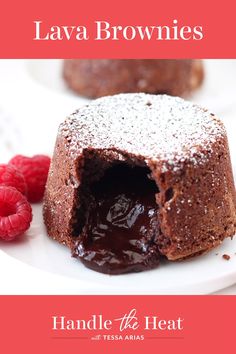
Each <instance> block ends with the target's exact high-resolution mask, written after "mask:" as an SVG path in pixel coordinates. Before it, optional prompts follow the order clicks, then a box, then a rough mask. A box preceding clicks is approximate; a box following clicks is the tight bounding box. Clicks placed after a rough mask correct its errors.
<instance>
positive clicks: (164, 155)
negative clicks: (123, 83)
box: [59, 93, 226, 171]
mask: <svg viewBox="0 0 236 354" xmlns="http://www.w3.org/2000/svg"><path fill="white" fill-rule="evenodd" d="M59 134H62V135H63V136H64V137H65V138H66V139H67V145H68V148H69V149H70V151H71V154H74V153H75V154H76V153H78V152H79V151H81V150H82V149H85V148H89V147H92V148H94V149H116V150H118V151H125V152H127V153H130V154H134V155H140V156H144V157H145V159H151V160H152V161H159V162H160V161H162V169H163V171H164V170H165V169H169V168H170V167H171V168H172V169H173V168H176V169H177V168H178V166H179V163H181V161H182V162H184V161H186V160H188V161H191V163H194V164H201V163H204V159H206V158H209V155H210V153H211V147H212V144H213V143H214V142H215V141H216V140H217V139H219V137H222V136H225V134H226V133H225V129H224V126H223V124H222V123H221V121H220V120H219V119H218V118H216V117H215V116H214V115H212V114H210V112H209V111H207V110H206V109H203V108H201V107H199V106H197V105H194V104H193V103H191V102H188V101H185V100H183V99H181V98H178V97H171V96H167V95H149V94H144V93H139V94H119V95H115V96H107V97H103V98H99V99H97V100H94V101H92V102H91V103H90V104H88V105H86V106H83V107H81V108H80V109H79V110H77V111H76V112H75V113H73V114H72V115H71V116H70V117H68V118H67V119H66V120H65V122H64V123H63V124H62V125H61V126H60V129H59ZM206 152H207V153H206Z"/></svg>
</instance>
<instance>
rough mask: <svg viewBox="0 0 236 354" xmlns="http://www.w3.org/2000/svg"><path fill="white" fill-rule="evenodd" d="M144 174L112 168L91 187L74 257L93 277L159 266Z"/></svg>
mask: <svg viewBox="0 0 236 354" xmlns="http://www.w3.org/2000/svg"><path fill="white" fill-rule="evenodd" d="M148 172H149V170H148V169H146V168H141V167H133V168H132V167H129V166H127V165H118V166H115V167H112V168H110V169H109V170H108V171H107V172H106V173H105V175H104V177H103V178H101V180H100V181H99V182H96V183H94V184H93V185H92V186H91V195H92V198H91V203H90V205H89V208H88V210H87V216H86V223H85V226H84V228H83V230H82V233H81V235H80V236H79V239H78V241H77V242H76V245H75V249H74V254H73V255H74V256H75V257H79V258H80V259H81V260H82V262H83V263H84V264H85V265H86V266H87V267H89V268H92V269H94V270H96V271H98V272H103V273H109V274H120V273H127V272H138V271H142V270H146V269H150V268H153V267H155V266H157V265H158V264H159V251H158V248H157V245H156V238H157V236H158V229H159V228H158V223H157V212H158V207H157V204H156V201H155V193H157V192H158V189H157V186H156V184H155V182H154V181H152V180H150V179H149V178H148Z"/></svg>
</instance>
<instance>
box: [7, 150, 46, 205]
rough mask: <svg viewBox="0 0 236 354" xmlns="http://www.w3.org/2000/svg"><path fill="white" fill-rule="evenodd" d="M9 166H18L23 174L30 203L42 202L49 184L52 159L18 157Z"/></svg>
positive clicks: (38, 156)
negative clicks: (48, 178) (48, 177)
mask: <svg viewBox="0 0 236 354" xmlns="http://www.w3.org/2000/svg"><path fill="white" fill-rule="evenodd" d="M9 164H12V165H14V166H16V167H17V168H18V170H20V172H21V173H22V174H23V176H24V178H25V181H26V184H27V189H28V193H27V196H28V200H29V202H32V203H37V202H40V201H41V200H42V198H43V195H44V190H45V185H46V182H47V176H48V170H49V166H50V158H49V157H48V156H45V155H35V156H33V157H26V156H22V155H16V156H15V157H13V158H12V159H11V160H10V161H9Z"/></svg>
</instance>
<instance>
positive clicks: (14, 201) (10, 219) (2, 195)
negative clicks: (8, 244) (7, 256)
mask: <svg viewBox="0 0 236 354" xmlns="http://www.w3.org/2000/svg"><path fill="white" fill-rule="evenodd" d="M31 220H32V209H31V206H30V204H29V202H28V201H27V199H26V197H25V196H24V195H23V194H21V193H20V192H19V191H18V190H17V189H16V188H13V187H6V186H0V238H2V239H4V240H5V241H12V240H14V239H15V238H16V237H17V236H19V235H21V234H23V233H24V232H25V231H26V230H28V228H29V227H30V222H31Z"/></svg>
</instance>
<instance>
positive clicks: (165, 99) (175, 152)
mask: <svg viewBox="0 0 236 354" xmlns="http://www.w3.org/2000/svg"><path fill="white" fill-rule="evenodd" d="M44 220H45V224H46V227H47V231H48V234H49V236H50V237H52V238H53V239H55V240H57V241H58V242H60V243H63V244H65V245H67V246H68V247H69V248H70V249H71V251H72V254H73V256H75V257H77V258H79V259H80V260H81V261H82V262H83V263H84V264H85V265H86V266H87V267H90V268H92V269H95V270H97V271H100V272H104V273H110V274H119V273H124V272H131V271H142V270H145V269H151V268H154V267H156V266H157V265H158V264H159V262H160V260H161V259H162V258H163V257H164V258H167V259H168V260H172V261H175V260H181V259H184V258H186V257H192V256H194V255H199V254H201V253H203V252H207V251H209V250H211V249H212V248H214V247H216V246H218V245H219V244H220V243H221V242H222V241H223V240H224V239H225V238H226V237H231V236H233V235H234V233H235V228H236V195H235V188H234V181H233V175H232V168H231V162H230V154H229V149H228V141H227V135H226V131H225V128H224V126H223V123H222V122H221V121H220V120H219V119H218V118H217V117H216V116H214V115H213V114H211V113H210V112H209V111H208V110H206V109H204V108H201V107H199V106H197V105H195V104H193V103H191V102H188V101H185V100H183V99H181V98H176V97H171V96H167V95H150V94H143V93H140V94H120V95H115V96H110V97H109V96H108V97H103V98H100V99H97V100H94V101H92V102H91V103H90V104H88V105H85V106H83V107H81V108H79V109H78V110H77V111H76V112H75V113H73V114H72V115H71V116H69V117H68V118H67V119H66V120H65V122H64V123H62V124H61V125H60V127H59V132H58V136H57V141H56V146H55V151H54V155H53V158H52V163H51V167H50V171H49V175H48V181H47V185H46V192H45V198H44Z"/></svg>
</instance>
